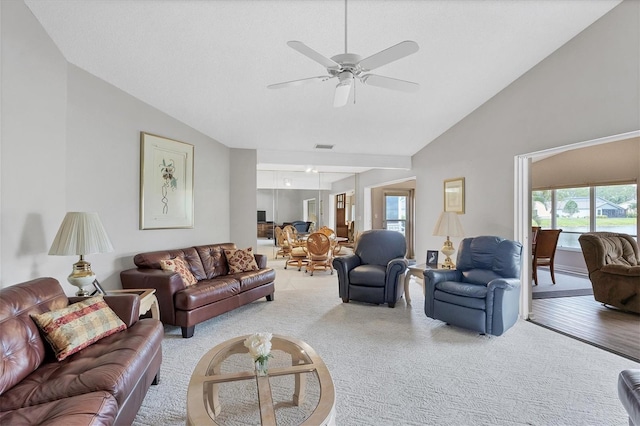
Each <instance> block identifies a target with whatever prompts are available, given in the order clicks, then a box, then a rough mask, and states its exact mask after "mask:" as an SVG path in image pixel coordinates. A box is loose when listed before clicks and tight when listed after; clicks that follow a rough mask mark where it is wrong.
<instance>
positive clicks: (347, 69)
mask: <svg viewBox="0 0 640 426" xmlns="http://www.w3.org/2000/svg"><path fill="white" fill-rule="evenodd" d="M344 9H345V10H344V51H345V53H341V54H338V55H335V56H332V57H331V58H327V57H325V56H323V55H322V54H320V53H318V52H316V51H315V50H313V49H311V48H310V47H308V46H307V45H305V44H304V43H302V42H301V41H288V42H287V45H288V46H289V47H291V48H292V49H294V50H297V51H298V52H300V53H302V54H303V55H305V56H307V57H308V58H311V59H313V60H314V61H316V62H318V63H319V64H320V65H322V66H324V67H325V68H326V69H327V73H328V75H322V76H317V77H310V78H303V79H300V80H293V81H287V82H284V83H277V84H271V85H269V86H267V88H269V89H280V88H282V87H291V86H299V85H302V84H306V83H313V82H318V81H327V80H330V79H333V78H337V79H338V84H337V85H336V90H335V94H334V97H333V106H334V107H341V106H344V105H346V104H347V102H348V101H349V95H350V93H351V88H352V87H353V86H354V85H355V80H356V79H357V80H359V81H360V82H362V83H364V84H366V85H369V86H377V87H383V88H385V89H392V90H400V91H403V92H415V91H417V90H418V89H419V88H420V85H419V84H418V83H413V82H411V81H405V80H398V79H396V78H391V77H385V76H382V75H377V74H370V73H369V71H371V70H374V69H376V68H379V67H381V66H383V65H386V64H388V63H390V62H393V61H397V60H398V59H402V58H404V57H405V56H409V55H411V54H413V53H416V52H417V51H418V49H419V47H418V43H416V42H415V41H410V40H406V41H403V42H400V43H398V44H396V45H394V46H391V47H389V48H387V49H385V50H382V51H380V52H378V53H375V54H373V55H371V56H368V57H366V58H364V59H362V58H361V57H360V56H359V55H356V54H354V53H347V52H348V50H347V0H345V2H344Z"/></svg>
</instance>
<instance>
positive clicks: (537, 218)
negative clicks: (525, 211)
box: [531, 190, 551, 228]
mask: <svg viewBox="0 0 640 426" xmlns="http://www.w3.org/2000/svg"><path fill="white" fill-rule="evenodd" d="M531 226H541V227H543V228H551V190H546V191H532V192H531Z"/></svg>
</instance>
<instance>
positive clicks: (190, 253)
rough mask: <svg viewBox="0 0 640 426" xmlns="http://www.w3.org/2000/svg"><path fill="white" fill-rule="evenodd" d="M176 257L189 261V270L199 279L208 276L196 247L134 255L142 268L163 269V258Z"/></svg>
mask: <svg viewBox="0 0 640 426" xmlns="http://www.w3.org/2000/svg"><path fill="white" fill-rule="evenodd" d="M176 257H179V258H181V259H182V260H184V261H185V262H186V263H187V265H188V266H189V270H191V273H192V274H193V275H194V276H195V277H196V279H197V280H198V281H199V280H203V279H205V278H206V274H205V272H204V267H203V266H202V262H201V261H200V255H198V252H197V251H196V249H195V248H194V247H188V248H183V249H175V250H162V251H151V252H148V253H139V254H136V255H135V256H134V258H133V263H135V265H136V266H137V267H138V268H142V269H162V266H161V265H160V261H161V260H170V259H175V258H176Z"/></svg>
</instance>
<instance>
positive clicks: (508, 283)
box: [487, 278, 521, 291]
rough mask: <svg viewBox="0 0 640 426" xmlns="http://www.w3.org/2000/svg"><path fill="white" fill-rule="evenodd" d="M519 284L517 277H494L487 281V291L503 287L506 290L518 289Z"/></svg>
mask: <svg viewBox="0 0 640 426" xmlns="http://www.w3.org/2000/svg"><path fill="white" fill-rule="evenodd" d="M520 286H521V283H520V279H519V278H496V279H494V280H491V281H489V282H488V283H487V291H495V290H496V289H498V288H500V289H504V290H507V291H511V290H516V289H519V288H520Z"/></svg>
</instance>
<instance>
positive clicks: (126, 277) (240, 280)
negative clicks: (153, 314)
mask: <svg viewBox="0 0 640 426" xmlns="http://www.w3.org/2000/svg"><path fill="white" fill-rule="evenodd" d="M225 250H237V248H236V245H235V244H234V243H223V244H210V245H202V246H195V247H188V248H183V249H175V250H163V251H155V252H149V253H140V254H137V255H136V256H135V257H134V258H133V262H134V263H135V265H136V266H137V268H134V269H128V270H126V271H122V272H121V273H120V281H121V282H122V287H123V288H155V289H156V297H157V298H158V304H159V305H160V320H161V321H162V322H163V323H164V324H168V325H177V326H180V327H181V328H182V337H185V338H189V337H192V336H193V333H194V330H195V325H196V324H198V323H201V322H203V321H206V320H208V319H210V318H213V317H215V316H218V315H221V314H223V313H225V312H228V311H230V310H232V309H235V308H237V307H240V306H242V305H246V304H248V303H251V302H253V301H255V300H258V299H260V298H261V297H266V299H267V300H268V301H271V300H273V296H274V292H275V284H274V281H275V279H276V273H275V271H274V270H273V269H271V268H267V257H266V256H264V255H260V254H252V256H253V257H254V258H255V262H256V265H257V268H258V269H257V270H251V271H244V272H237V273H230V268H229V264H228V262H227V257H226V255H225ZM178 258H179V259H180V260H181V261H182V262H183V263H184V264H185V265H186V266H187V268H188V269H189V271H190V273H191V274H192V275H193V277H195V280H194V281H195V282H194V284H193V285H188V283H185V281H184V280H183V278H182V276H181V275H180V273H178V272H172V271H168V270H163V269H162V266H161V262H163V261H164V262H166V261H168V260H176V259H178Z"/></svg>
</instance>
